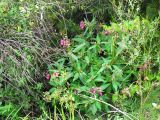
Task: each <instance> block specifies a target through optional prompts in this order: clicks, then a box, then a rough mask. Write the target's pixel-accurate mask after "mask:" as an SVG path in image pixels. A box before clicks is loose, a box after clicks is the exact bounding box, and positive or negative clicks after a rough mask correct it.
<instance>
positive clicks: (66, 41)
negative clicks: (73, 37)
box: [60, 38, 70, 47]
mask: <svg viewBox="0 0 160 120" xmlns="http://www.w3.org/2000/svg"><path fill="white" fill-rule="evenodd" d="M60 45H61V46H62V47H68V46H69V45H70V41H69V40H68V39H67V38H63V39H61V40H60Z"/></svg>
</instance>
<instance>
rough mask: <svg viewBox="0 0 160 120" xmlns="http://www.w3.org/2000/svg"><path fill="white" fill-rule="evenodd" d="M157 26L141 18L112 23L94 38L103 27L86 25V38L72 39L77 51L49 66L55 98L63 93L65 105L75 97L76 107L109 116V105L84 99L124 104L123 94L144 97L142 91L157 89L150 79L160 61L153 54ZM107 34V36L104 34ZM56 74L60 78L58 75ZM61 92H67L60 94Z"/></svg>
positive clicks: (70, 52)
mask: <svg viewBox="0 0 160 120" xmlns="http://www.w3.org/2000/svg"><path fill="white" fill-rule="evenodd" d="M149 23H150V24H149ZM156 23H157V22H156V21H153V22H152V23H151V22H149V21H148V20H146V19H142V20H140V18H139V17H137V18H135V19H134V20H132V21H123V22H122V23H112V24H111V26H106V25H102V29H104V30H102V31H98V33H97V34H96V36H94V34H93V33H94V28H95V26H96V24H97V23H96V22H95V21H94V20H93V21H92V22H91V23H89V22H87V21H86V29H85V31H84V33H82V34H80V35H77V36H75V37H74V38H72V39H71V46H70V47H68V48H66V57H65V58H61V59H59V60H58V61H57V62H56V63H55V64H53V65H51V66H49V72H50V74H51V79H50V82H49V83H50V85H51V86H52V89H51V90H50V94H51V96H52V94H55V93H56V94H59V95H58V96H59V97H58V98H59V99H58V101H59V100H61V98H63V97H64V96H65V98H66V99H68V98H70V97H67V96H68V95H66V94H68V93H69V95H72V97H73V98H74V99H73V98H72V99H73V100H72V99H71V101H74V104H75V106H76V108H78V109H80V110H82V111H84V112H86V113H87V114H91V113H92V114H94V115H95V114H96V113H97V112H98V111H99V112H100V111H101V112H102V111H103V112H105V110H106V109H107V107H108V106H103V105H102V104H100V103H97V102H94V101H93V100H87V101H85V100H84V99H83V98H81V97H80V95H86V96H90V97H96V98H99V99H101V100H103V101H108V102H110V101H112V102H116V101H118V100H119V94H123V95H124V96H129V97H133V96H135V94H137V95H140V96H141V97H142V95H141V92H147V91H149V89H150V87H151V83H150V80H151V79H149V78H148V77H149V75H150V74H152V72H153V71H152V70H151V69H150V68H151V67H153V64H157V62H158V61H159V60H158V59H157V58H155V55H158V53H157V52H156V53H152V52H153V51H154V50H153V49H154V48H153V46H155V48H156V46H157V43H155V41H156V40H158V39H157V29H156V28H157V24H156ZM106 31H107V32H108V34H107V35H106V34H104V33H105V32H106ZM151 31H152V32H151ZM150 45H152V46H150ZM158 46H159V45H158ZM147 61H150V62H149V63H147ZM143 64H148V65H147V66H146V67H145V68H144V69H143V70H142V69H140V70H137V69H138V67H139V66H140V65H143ZM158 64H159V63H158ZM158 69H159V68H158ZM55 72H57V73H59V76H55ZM157 72H158V71H157ZM157 72H156V73H155V74H157ZM142 76H144V79H143V78H142ZM145 80H148V81H145ZM154 81H157V80H156V79H154ZM142 86H143V89H142V88H141V87H142ZM127 87H129V88H127ZM60 88H63V91H64V92H62V91H61V92H60V93H58V92H57V90H59V89H60ZM93 88H96V89H97V90H96V93H93V92H91V90H92V89H93ZM75 90H76V91H77V94H76V93H74V92H75ZM121 90H122V93H121ZM100 92H103V96H101V95H100V94H98V93H100ZM74 94H75V95H74ZM111 98H112V99H111ZM51 99H52V97H51ZM51 99H50V100H51ZM53 99H55V98H54V97H53ZM66 101H67V100H66ZM59 102H60V101H59ZM86 108H87V109H86ZM88 108H90V109H88Z"/></svg>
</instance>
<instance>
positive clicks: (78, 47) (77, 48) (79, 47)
mask: <svg viewBox="0 0 160 120" xmlns="http://www.w3.org/2000/svg"><path fill="white" fill-rule="evenodd" d="M85 45H86V44H85V43H83V44H80V45H78V46H77V47H76V48H75V49H74V50H73V52H78V51H80V50H81V49H83V47H84V46H85Z"/></svg>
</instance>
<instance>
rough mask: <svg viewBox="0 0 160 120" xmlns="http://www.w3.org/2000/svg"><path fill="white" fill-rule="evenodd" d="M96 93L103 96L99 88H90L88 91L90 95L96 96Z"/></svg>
mask: <svg viewBox="0 0 160 120" xmlns="http://www.w3.org/2000/svg"><path fill="white" fill-rule="evenodd" d="M97 92H98V94H99V95H100V96H102V95H103V93H102V90H101V88H99V87H95V88H91V89H90V93H92V94H96V93H97Z"/></svg>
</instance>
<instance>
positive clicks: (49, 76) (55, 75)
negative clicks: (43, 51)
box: [45, 72, 60, 80]
mask: <svg viewBox="0 0 160 120" xmlns="http://www.w3.org/2000/svg"><path fill="white" fill-rule="evenodd" d="M52 75H53V76H54V77H56V78H58V77H59V76H60V75H59V72H53V74H52ZM45 78H46V80H50V79H51V75H50V74H49V73H47V74H46V75H45Z"/></svg>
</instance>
